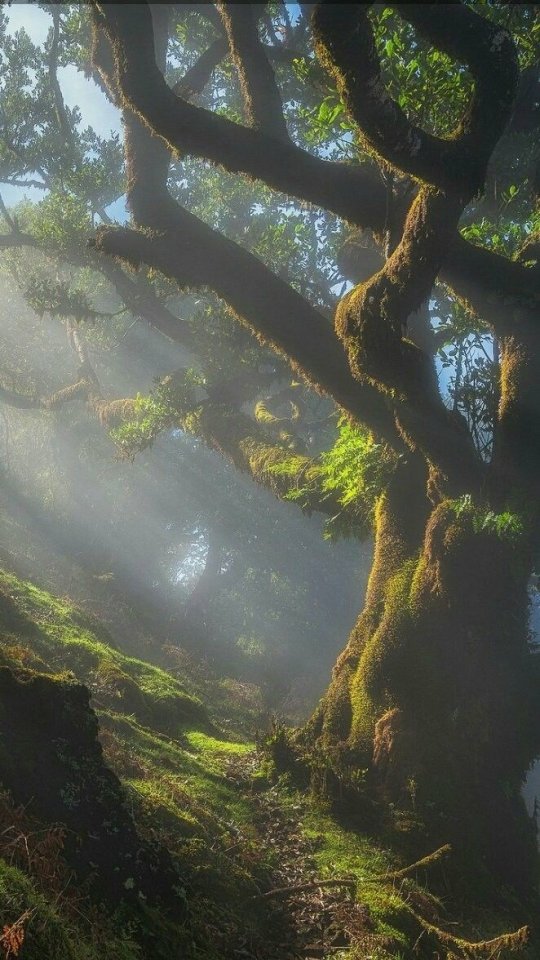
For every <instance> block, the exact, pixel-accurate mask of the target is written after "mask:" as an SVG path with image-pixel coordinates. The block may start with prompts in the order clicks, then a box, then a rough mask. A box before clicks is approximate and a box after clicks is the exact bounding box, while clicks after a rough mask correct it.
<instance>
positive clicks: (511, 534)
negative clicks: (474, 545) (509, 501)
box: [450, 493, 525, 542]
mask: <svg viewBox="0 0 540 960" xmlns="http://www.w3.org/2000/svg"><path fill="white" fill-rule="evenodd" d="M450 505H451V508H452V510H453V512H454V513H455V515H456V517H458V518H459V517H463V518H465V517H466V518H469V519H470V520H471V522H472V527H473V530H474V532H475V533H481V532H485V533H492V534H494V535H495V536H496V537H499V538H500V539H501V540H508V541H510V542H518V541H519V540H520V538H521V537H522V536H523V533H524V529H525V528H524V522H523V518H522V516H520V514H518V513H515V512H513V511H511V510H503V511H502V512H501V513H495V512H494V511H493V510H485V509H484V510H483V509H482V508H481V507H479V506H477V505H475V503H474V501H473V498H472V496H471V495H470V494H468V493H467V494H465V495H464V496H463V497H460V498H459V500H455V501H450Z"/></svg>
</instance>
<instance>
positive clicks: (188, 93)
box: [172, 37, 229, 100]
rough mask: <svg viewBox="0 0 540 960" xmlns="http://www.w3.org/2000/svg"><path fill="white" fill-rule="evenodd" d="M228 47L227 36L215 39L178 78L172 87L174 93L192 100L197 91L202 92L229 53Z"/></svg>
mask: <svg viewBox="0 0 540 960" xmlns="http://www.w3.org/2000/svg"><path fill="white" fill-rule="evenodd" d="M228 49H229V48H228V44H227V41H226V39H225V37H218V39H217V40H214V42H213V43H211V44H210V46H209V47H208V49H207V50H205V51H204V53H202V54H201V56H200V57H199V59H198V60H197V62H196V63H195V64H194V65H193V66H192V67H191V69H190V70H188V71H187V72H186V73H185V74H184V76H183V77H181V78H180V80H177V82H176V83H175V85H174V87H173V88H172V91H173V93H175V94H176V96H177V97H183V98H184V99H185V100H191V98H192V97H194V96H195V95H196V94H197V93H202V91H203V90H204V88H205V86H206V84H207V83H208V81H209V80H210V77H211V76H212V73H213V71H214V70H215V68H216V67H217V65H218V63H221V61H222V60H223V58H224V57H225V56H226V55H227V52H228Z"/></svg>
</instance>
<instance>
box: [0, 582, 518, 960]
mask: <svg viewBox="0 0 540 960" xmlns="http://www.w3.org/2000/svg"><path fill="white" fill-rule="evenodd" d="M0 637H2V638H3V642H2V649H1V651H0V663H1V662H3V663H4V664H6V665H9V666H11V667H12V668H14V669H15V670H17V669H21V668H24V669H26V670H28V669H30V670H34V671H37V672H45V673H49V674H53V675H57V674H59V673H62V672H64V673H65V672H68V673H70V674H71V675H72V676H73V677H75V678H76V679H77V680H80V681H82V682H84V683H85V684H87V685H88V687H89V689H90V690H91V692H92V696H93V705H94V707H95V709H96V711H97V714H98V717H99V723H100V739H101V742H102V745H103V750H104V755H105V759H106V761H107V763H108V765H109V766H110V767H111V768H112V769H113V770H114V771H115V773H116V774H117V775H118V777H119V778H120V779H121V781H122V783H123V786H124V790H125V796H126V803H127V805H128V808H129V809H130V810H131V811H132V813H133V817H134V819H135V822H136V824H137V827H138V830H139V831H140V833H141V835H143V836H145V837H146V838H150V839H152V840H154V841H155V840H157V841H159V842H161V843H163V844H165V845H166V847H167V848H168V850H169V851H170V852H171V854H172V856H173V857H174V858H175V859H176V861H177V863H178V864H179V866H180V868H181V874H182V876H183V877H184V878H185V879H184V880H183V881H182V883H183V886H182V891H181V892H182V895H185V898H186V902H187V916H186V919H185V920H183V921H182V922H181V924H179V923H174V922H169V921H165V920H164V918H163V917H160V916H157V915H156V914H152V912H151V911H150V910H147V911H146V912H143V917H142V919H141V916H137V917H136V918H135V917H134V916H131V915H130V914H129V911H127V912H126V913H125V915H123V916H114V917H111V916H108V915H107V914H106V913H101V914H100V915H99V916H98V917H96V916H95V914H93V913H91V912H89V913H88V914H86V913H85V911H86V910H87V907H86V906H85V900H84V892H82V893H80V894H79V892H78V891H76V892H77V896H80V897H82V899H81V900H80V902H78V904H79V905H78V907H77V910H78V913H77V912H76V913H74V912H73V911H72V910H71V907H70V904H69V897H68V898H67V899H63V898H62V897H58V896H57V894H54V893H52V892H51V891H50V890H47V888H46V886H45V887H44V886H43V884H41V885H40V882H39V877H35V876H32V874H31V873H30V874H28V873H24V872H22V871H21V870H20V869H18V868H16V866H14V865H13V863H12V862H6V860H5V859H1V856H0V930H1V929H2V928H3V927H4V926H6V927H10V926H11V925H13V924H14V923H16V921H17V920H18V919H19V918H20V917H22V916H25V917H26V919H25V920H24V922H23V929H24V936H25V940H24V946H23V952H22V953H21V955H22V956H23V957H24V958H26V960H57V958H59V957H62V958H63V960H98V958H101V957H103V956H106V957H110V958H111V960H113V958H114V960H142V957H143V956H146V955H150V953H151V955H152V957H153V960H159V958H161V957H163V958H168V957H170V956H175V955H177V952H178V950H179V949H181V952H182V955H183V956H185V957H186V958H187V960H226V958H228V957H231V956H236V955H241V954H237V952H236V953H235V951H238V950H240V951H241V950H242V949H244V948H243V947H242V944H245V943H246V942H249V943H250V944H251V945H252V946H251V949H252V952H253V953H254V954H256V952H257V949H259V950H260V951H261V953H262V952H263V951H264V949H265V945H266V944H268V943H269V942H272V938H275V939H276V938H277V939H279V936H280V931H279V925H278V926H277V927H276V924H277V923H278V922H277V921H276V920H275V918H274V917H273V916H272V909H271V908H270V910H268V909H266V908H265V909H262V908H261V906H260V904H259V905H258V904H257V901H256V900H252V898H253V896H254V894H256V893H257V892H259V891H261V890H264V889H266V888H267V887H268V885H269V884H270V885H271V871H272V868H273V866H274V865H275V863H276V856H277V857H279V851H277V854H276V851H275V850H271V851H269V850H264V849H263V850H261V848H260V838H259V836H258V825H257V815H256V809H255V805H254V804H253V801H252V798H251V796H250V792H249V789H248V786H246V789H243V790H242V789H239V787H238V785H237V784H236V783H235V782H233V781H231V780H230V779H229V778H228V776H227V765H228V764H229V763H233V764H234V763H236V762H238V761H241V760H242V758H243V757H246V756H248V755H249V754H250V753H252V751H253V749H254V746H253V744H252V743H250V742H248V741H247V739H246V738H245V737H244V738H242V736H241V734H240V733H239V732H236V733H232V732H231V730H230V727H228V728H227V730H224V729H220V728H219V727H218V726H217V725H216V723H215V722H211V721H210V719H209V716H208V713H207V710H206V709H205V706H204V705H203V702H202V699H201V697H200V696H197V691H198V690H199V691H201V692H202V693H203V697H211V696H212V690H211V688H209V686H208V685H205V684H204V683H203V684H201V682H200V678H197V677H194V676H189V675H187V674H186V675H185V677H182V676H180V677H178V676H173V675H172V674H170V673H168V672H167V671H166V670H164V669H161V668H159V667H156V666H153V665H151V664H148V663H145V662H144V661H142V660H139V659H137V658H134V657H130V656H126V655H125V654H123V653H122V651H120V650H118V649H117V648H116V647H115V646H114V645H113V643H112V642H111V640H110V637H109V636H108V634H107V632H106V631H105V630H104V629H103V627H102V626H101V625H100V624H99V622H97V621H95V620H94V619H93V618H91V617H88V616H87V615H85V614H83V613H82V612H81V611H80V610H78V609H77V608H76V607H75V606H73V605H72V604H71V603H69V601H67V600H64V599H59V598H57V597H54V596H52V595H51V594H49V593H47V592H46V591H43V590H40V589H39V588H37V587H35V586H34V585H33V584H31V583H27V582H23V581H20V580H18V579H17V578H16V577H14V576H13V575H11V574H9V573H6V572H2V571H0ZM224 690H225V688H224V687H220V694H219V695H220V697H222V699H223V702H221V701H220V707H219V709H220V711H222V712H226V707H227V696H226V691H225V692H224ZM230 704H231V710H233V711H234V708H235V697H234V686H233V688H232V689H231V692H230ZM236 706H237V704H236ZM242 709H244V707H242ZM248 712H249V711H248ZM240 719H241V725H243V726H245V720H246V717H245V716H244V715H242V716H241V717H240V714H239V720H240ZM256 719H257V717H256V715H255V713H254V724H253V726H255V723H256ZM241 725H240V724H239V725H238V727H236V728H235V729H236V730H237V731H238V730H239V729H240V728H241ZM265 764H266V765H265ZM268 770H269V766H268V761H266V762H264V761H263V763H262V769H261V771H259V772H258V773H257V771H255V775H254V780H253V784H252V786H253V788H254V789H256V790H257V791H260V790H261V789H262V790H264V789H265V787H267V786H268V783H267V782H266V778H267V773H268ZM273 791H274V793H275V795H277V797H278V798H279V803H280V806H281V807H282V810H283V813H284V815H286V816H287V817H289V818H291V819H292V820H294V821H299V829H300V830H301V831H302V832H303V833H304V835H305V837H306V838H307V839H308V840H310V841H311V842H312V846H313V851H314V852H313V859H314V861H315V867H316V874H317V876H318V877H320V878H321V879H325V878H333V877H347V878H353V879H355V880H356V881H357V897H358V899H359V901H360V902H361V903H362V904H363V905H365V906H366V907H367V909H368V911H369V915H370V917H371V920H372V924H373V930H372V935H371V934H370V937H368V939H367V940H366V942H365V944H364V945H363V946H362V944H357V945H356V947H355V948H354V949H353V951H352V952H349V953H346V952H341V953H340V954H335V957H336V960H346V958H347V960H368V958H370V960H390V958H392V960H409V958H411V957H412V956H413V946H414V943H415V941H416V940H417V939H418V937H419V932H420V933H421V930H420V931H419V926H418V921H417V920H416V919H415V917H414V916H413V913H417V914H420V915H423V916H426V917H427V918H430V917H432V918H433V917H436V916H438V915H444V910H443V909H442V907H441V904H440V903H439V902H438V901H437V900H436V899H435V898H434V897H432V896H431V895H430V894H429V892H428V890H427V889H426V887H425V885H423V882H424V883H425V878H421V879H423V882H419V879H418V877H415V876H411V877H406V878H400V879H399V880H396V879H392V876H391V874H392V872H393V871H395V870H396V869H398V868H400V867H402V866H403V865H404V864H403V863H402V862H399V861H398V859H397V857H396V855H393V854H391V853H390V852H389V851H388V850H386V849H384V848H383V847H382V846H381V842H377V841H375V840H374V839H372V838H370V837H368V836H366V835H364V834H361V833H359V832H358V830H356V829H351V828H348V827H347V826H345V825H344V824H342V823H340V822H338V820H337V819H336V818H335V817H334V816H333V814H331V813H330V812H329V809H328V808H326V807H325V806H324V805H321V803H320V801H317V800H315V799H313V798H310V797H309V795H306V793H305V792H304V793H300V792H298V791H297V790H295V789H293V787H292V786H291V783H290V781H288V779H287V778H286V777H285V778H281V779H280V780H279V781H278V783H277V784H274V786H273ZM0 853H1V851H0ZM426 876H427V877H429V873H428V874H426ZM465 918H466V919H465ZM142 923H144V925H145V932H146V933H148V931H150V940H151V942H152V949H151V952H150V953H149V952H148V951H149V947H148V939H147V941H146V943H145V945H144V947H143V948H142V952H141V947H140V944H141V942H142V939H141V936H140V933H141V924H142ZM505 925H507V926H508V928H511V927H512V926H513V920H512V918H511V917H509V918H508V920H507V919H506V918H502V917H501V916H500V915H494V914H493V915H492V914H489V913H484V914H483V915H482V916H476V917H474V918H471V916H469V915H467V914H466V913H465V911H464V919H463V920H462V921H461V922H459V923H457V924H456V925H455V927H452V928H451V929H452V930H454V929H455V930H456V931H459V932H460V935H462V936H467V937H468V938H470V939H479V938H480V937H479V936H478V931H480V930H481V932H482V935H484V936H486V937H489V936H490V935H491V936H496V935H497V934H499V933H500V932H501V930H502V929H503V928H504V926H505ZM451 952H452V951H451V950H450V949H449V948H448V949H446V948H443V947H441V945H440V944H439V943H434V941H433V938H432V937H431V938H430V935H429V934H427V933H425V934H423V935H422V937H421V938H420V940H419V941H418V953H417V955H418V957H419V958H430V960H431V958H434V957H436V956H440V957H441V958H442V957H445V958H446V956H447V955H448V956H450V954H451ZM5 953H6V950H5V948H4V953H2V943H1V940H0V958H1V960H4V954H5ZM414 955H415V956H416V954H414ZM457 955H459V954H457V953H456V956H457ZM460 956H461V955H460ZM505 956H506V955H505V953H504V952H500V953H499V954H497V953H494V957H497V960H503V958H504V957H505ZM521 956H522V957H523V958H531V960H532V957H533V956H534V953H533V952H532V948H531V951H530V952H528V953H527V952H525V953H522V954H521Z"/></svg>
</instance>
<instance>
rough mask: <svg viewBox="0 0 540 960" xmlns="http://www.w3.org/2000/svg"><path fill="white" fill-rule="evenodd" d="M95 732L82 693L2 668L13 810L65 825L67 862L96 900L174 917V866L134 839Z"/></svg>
mask: <svg viewBox="0 0 540 960" xmlns="http://www.w3.org/2000/svg"><path fill="white" fill-rule="evenodd" d="M15 717H16V718H17V722H16V723H14V722H13V720H14V718H15ZM97 733H98V724H97V718H96V716H95V714H94V711H93V710H92V709H91V708H90V706H89V693H88V690H87V689H86V688H85V687H83V686H81V685H80V684H75V683H67V682H66V681H65V679H63V678H53V677H50V676H45V675H42V674H34V673H29V672H28V673H27V674H26V675H25V676H24V678H22V677H19V678H17V677H15V675H14V674H13V672H12V671H11V670H9V669H8V668H6V667H3V668H0V782H1V783H2V785H3V786H4V787H5V788H6V789H8V790H9V791H10V793H11V795H12V796H13V799H14V801H15V803H16V804H22V805H25V806H26V805H29V808H30V809H31V812H32V813H33V814H34V815H35V816H37V817H38V818H39V819H42V820H44V821H45V822H47V823H61V824H64V825H65V826H66V828H67V831H66V840H65V857H66V860H67V861H68V863H69V864H70V866H71V867H72V868H73V869H74V870H75V872H76V873H77V875H78V877H79V878H80V879H81V880H84V879H88V880H89V881H90V889H91V890H92V891H93V893H94V895H95V897H96V898H97V899H107V900H108V901H109V902H112V903H119V902H121V901H122V900H126V899H130V900H134V901H135V902H137V901H138V900H139V899H140V898H141V897H142V898H144V900H145V901H146V902H148V903H153V902H160V901H162V902H163V903H164V904H168V905H169V906H173V904H174V905H175V909H176V910H179V909H180V904H179V903H177V902H176V898H175V894H174V887H175V885H176V884H177V883H178V879H179V878H178V873H177V871H176V869H175V868H174V866H173V863H172V860H171V859H170V857H169V855H168V854H167V852H166V851H165V850H164V849H161V848H158V847H155V846H152V845H151V844H149V843H147V842H146V841H143V840H142V839H141V838H140V837H139V836H138V834H137V831H136V828H135V825H134V823H133V820H132V818H131V815H130V814H129V812H128V810H127V808H126V806H125V799H124V792H123V789H122V787H121V784H120V781H119V780H118V778H117V777H116V776H115V775H114V774H113V773H112V771H111V770H109V769H108V768H107V767H106V766H105V763H104V761H103V755H102V749H101V745H100V743H99V741H98V739H97Z"/></svg>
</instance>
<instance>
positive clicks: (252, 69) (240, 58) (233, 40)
mask: <svg viewBox="0 0 540 960" xmlns="http://www.w3.org/2000/svg"><path fill="white" fill-rule="evenodd" d="M217 7H218V10H219V12H220V14H221V18H222V20H223V24H224V26H225V30H226V32H227V36H228V38H229V46H230V49H231V54H232V58H233V62H234V65H235V67H236V70H237V72H238V76H239V77H240V84H241V87H242V95H243V98H244V106H245V111H246V114H247V118H248V121H249V123H250V125H251V126H252V127H255V128H256V129H257V130H263V131H264V132H265V133H266V134H267V135H268V136H270V137H275V138H276V139H278V140H284V141H288V140H289V134H288V133H287V125H286V123H285V118H284V116H283V106H282V103H281V95H280V92H279V90H278V88H277V84H276V79H275V76H274V71H273V70H272V67H271V66H270V63H269V62H268V58H267V56H266V53H265V51H264V47H263V45H262V43H261V41H260V40H259V33H258V28H257V21H258V19H259V14H260V10H259V8H256V7H255V6H254V5H253V4H251V3H248V4H244V5H242V6H241V5H239V4H238V3H229V2H227V0H218V3H217Z"/></svg>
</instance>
